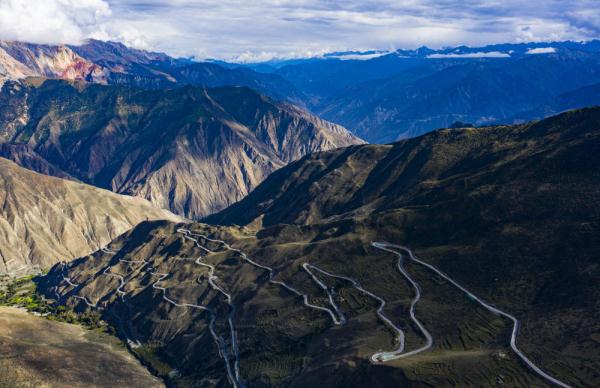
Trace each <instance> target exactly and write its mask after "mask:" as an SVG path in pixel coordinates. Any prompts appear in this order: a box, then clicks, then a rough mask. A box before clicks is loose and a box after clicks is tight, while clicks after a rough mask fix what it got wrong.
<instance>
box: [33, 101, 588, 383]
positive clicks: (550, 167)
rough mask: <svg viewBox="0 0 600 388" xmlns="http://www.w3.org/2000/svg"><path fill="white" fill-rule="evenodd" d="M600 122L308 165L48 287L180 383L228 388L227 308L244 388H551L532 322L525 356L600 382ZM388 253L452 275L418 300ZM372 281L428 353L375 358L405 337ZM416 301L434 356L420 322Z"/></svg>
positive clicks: (440, 138) (415, 272)
mask: <svg viewBox="0 0 600 388" xmlns="http://www.w3.org/2000/svg"><path fill="white" fill-rule="evenodd" d="M599 122H600V108H593V109H584V110H579V111H573V112H568V113H565V114H562V115H559V116H556V117H552V118H549V119H547V120H543V121H541V122H538V123H532V124H527V125H520V126H502V127H487V128H457V129H446V130H440V131H437V132H435V133H431V134H428V135H425V136H423V137H420V138H416V139H411V140H407V141H402V142H399V143H394V144H390V145H382V146H378V145H356V146H351V147H347V148H345V149H339V150H333V151H329V152H322V153H317V154H313V155H309V156H306V157H304V158H302V159H300V160H298V161H297V162H294V163H291V164H290V165H289V166H287V167H285V168H283V169H281V170H279V171H277V172H275V173H274V174H272V175H271V176H270V177H269V178H268V179H266V180H265V181H264V182H263V183H262V184H261V185H259V186H258V188H257V189H255V190H254V191H253V192H252V193H251V194H250V195H249V196H248V197H246V198H245V199H243V200H242V201H240V202H239V203H237V204H235V205H233V206H231V207H229V208H228V209H226V210H224V211H222V212H220V213H218V214H216V215H214V216H211V217H208V218H207V219H206V221H207V222H211V223H215V224H218V223H221V224H223V225H224V226H211V225H207V224H198V223H192V224H175V223H168V222H160V223H156V222H155V223H143V224H141V225H140V226H138V227H137V228H135V229H134V230H132V231H131V232H128V233H126V234H125V235H123V236H121V237H119V238H118V239H116V240H114V241H113V242H112V243H111V244H110V246H109V251H98V252H96V253H94V254H93V255H92V256H89V257H84V258H81V259H78V260H76V261H74V262H73V263H71V264H69V265H68V266H67V267H66V268H65V269H64V271H63V268H62V267H61V266H55V267H54V268H53V269H52V270H51V271H50V273H49V274H48V275H47V276H45V277H43V278H41V279H40V280H39V282H40V288H41V289H42V290H45V292H46V294H47V296H48V297H52V295H53V293H54V291H55V290H56V291H57V292H58V293H59V295H60V296H61V298H60V299H61V302H62V303H65V304H66V305H68V306H70V307H72V308H75V309H78V310H83V309H89V308H90V307H89V305H88V303H86V302H85V300H83V299H82V298H87V300H89V301H91V302H92V303H91V304H92V305H94V304H95V305H97V306H99V307H102V308H103V309H104V311H105V313H106V314H107V315H106V319H107V320H110V319H111V318H110V315H108V314H109V313H111V314H114V315H117V316H121V317H123V318H124V319H126V320H127V321H129V322H131V327H130V328H126V329H125V330H122V331H123V332H122V333H121V335H123V336H127V337H128V338H131V339H132V340H133V341H139V342H140V344H141V348H140V349H142V353H144V354H152V355H153V357H156V358H158V359H160V360H161V361H162V362H164V363H166V364H168V365H169V366H170V368H172V369H176V370H177V371H178V373H179V375H178V376H176V377H174V376H175V375H172V376H171V378H168V381H169V384H171V385H173V386H182V387H183V386H188V385H190V384H192V382H193V383H194V384H198V385H206V386H219V385H225V384H227V381H228V379H227V372H226V368H225V363H224V362H223V360H222V359H221V358H219V352H218V349H217V346H216V345H215V343H214V338H213V336H212V335H211V333H210V330H209V327H210V325H211V321H210V315H209V314H206V312H205V311H204V312H203V311H200V310H199V309H194V308H190V307H186V306H191V305H197V306H206V307H207V308H210V309H211V311H214V313H215V316H216V321H215V322H214V328H215V331H216V333H217V334H218V335H220V336H221V337H223V338H224V339H225V343H226V346H227V347H228V348H230V349H234V348H235V349H237V353H236V354H238V355H239V358H237V359H238V360H239V376H240V380H239V381H240V382H241V385H247V386H253V387H254V386H259V387H260V386H281V385H285V386H291V387H297V386H313V385H316V384H317V383H318V384H321V385H323V386H339V385H344V384H360V385H371V386H390V387H391V386H411V385H415V386H420V385H432V386H485V385H497V384H504V385H507V386H547V384H548V379H544V378H542V377H540V375H539V374H536V373H534V371H533V370H532V368H531V365H528V364H526V363H525V362H523V360H524V359H523V358H522V357H521V356H520V355H519V354H517V353H515V351H514V348H511V344H510V341H511V336H512V333H513V331H514V327H515V325H514V322H513V321H512V320H511V319H506V317H509V316H511V317H512V316H514V317H516V319H518V320H519V321H521V322H526V323H525V324H523V325H522V326H521V327H520V329H519V331H518V350H519V351H521V352H522V354H524V355H525V356H526V358H527V359H528V360H530V361H531V363H532V364H533V365H535V366H536V367H539V369H540V370H542V371H543V372H544V373H546V374H547V375H548V376H551V377H552V378H556V379H557V380H560V381H561V382H564V383H565V384H567V385H570V386H589V387H591V386H595V385H596V383H597V382H598V381H600V377H599V376H598V373H597V369H598V366H599V365H600V358H599V357H598V354H597V352H595V351H594V349H596V347H597V346H596V345H597V341H596V338H597V334H596V333H597V331H598V324H597V322H598V319H599V317H598V311H600V309H599V308H600V306H599V305H598V301H599V300H600V287H599V282H598V279H599V278H600V273H598V265H597V264H598V258H597V255H596V254H595V252H597V251H598V249H600V240H599V237H598V236H600V233H599V230H600V225H599V223H598V219H599V218H598V215H599V214H600V209H599V208H598V203H600V198H596V197H598V195H599V193H600V190H599V187H600V175H599V174H598V171H600V170H599V169H598V168H599V167H600V152H598V151H599V150H600V137H599V134H600V130H599V129H600V128H598V123H599ZM227 225H228V226H227ZM236 225H239V226H236ZM182 228H183V229H186V230H189V233H193V234H194V236H195V237H194V238H195V239H196V240H197V241H191V240H190V239H188V238H186V236H185V235H184V233H181V230H182ZM190 235H191V234H190ZM203 236H204V237H203ZM221 240H222V241H223V242H226V243H227V245H225V244H224V243H223V242H221ZM373 241H387V242H390V243H392V244H396V245H402V246H408V247H409V248H410V249H411V250H412V251H414V252H415V254H416V255H417V256H418V257H419V259H420V260H421V261H422V263H426V264H429V265H431V266H432V267H433V268H435V269H439V271H440V272H439V273H443V274H445V276H447V277H444V276H439V274H438V275H436V273H435V271H432V270H431V268H432V267H426V266H424V265H419V264H418V263H417V262H416V261H415V260H407V261H406V262H405V263H404V264H403V268H404V269H405V270H406V271H407V273H408V274H409V275H410V279H412V280H413V281H414V282H415V283H416V284H418V286H419V287H420V290H421V292H420V295H418V296H419V298H416V297H415V291H414V284H411V282H409V281H408V280H407V277H406V276H405V275H404V274H403V273H402V271H400V270H399V267H398V266H397V260H398V257H397V256H396V255H395V254H394V253H393V252H386V251H383V250H381V249H378V248H376V247H374V246H372V242H373ZM109 252H110V253H109ZM112 252H116V253H114V254H113V253H112ZM198 257H202V260H201V262H202V263H205V264H207V265H208V266H210V268H212V270H211V269H210V268H207V267H205V266H202V265H199V264H197V263H196V262H195V260H196V258H198ZM248 259H250V260H251V261H248ZM252 262H254V263H255V264H258V266H257V265H253V264H252ZM109 267H110V271H109V273H110V274H117V275H120V276H122V277H123V278H124V284H125V285H124V286H123V283H122V282H121V281H120V280H119V279H118V276H108V275H106V272H107V271H106V268H109ZM306 268H308V269H309V271H307V270H306ZM269 269H271V270H269ZM153 273H155V274H158V273H160V274H165V275H166V276H162V275H161V276H160V277H157V276H154V275H153ZM332 275H335V276H332ZM211 276H214V277H216V278H211ZM65 278H66V279H69V281H68V282H67V281H65ZM348 279H352V280H353V281H350V280H348ZM449 279H452V281H450V280H449ZM157 281H160V283H159V286H160V287H163V288H164V290H160V289H157V287H155V286H156V282H157ZM211 281H212V282H213V283H214V282H216V284H217V285H218V286H219V287H220V288H222V289H223V291H224V293H225V294H227V295H230V298H226V297H224V296H223V295H224V294H223V293H220V292H218V290H215V289H214V287H212V286H211ZM282 284H285V285H287V286H288V287H291V288H293V289H294V290H296V291H298V292H297V293H295V292H293V291H290V288H287V287H284V286H282ZM357 284H358V285H359V286H360V288H362V289H363V290H367V291H369V292H371V293H373V294H374V295H376V296H377V297H379V298H381V299H382V300H384V301H385V302H386V305H385V308H384V309H383V314H384V316H385V317H387V318H388V319H389V320H390V321H392V322H393V323H394V324H395V325H398V328H399V329H401V331H402V332H403V333H404V337H403V341H404V342H403V343H404V351H405V352H414V353H413V354H412V355H411V356H410V357H404V358H398V359H395V360H390V361H389V362H385V363H383V364H381V363H377V362H376V363H372V362H371V361H370V358H371V357H372V356H373V355H374V354H377V353H378V352H385V351H391V350H393V349H397V348H398V338H399V336H398V332H397V331H394V330H392V328H391V327H390V326H389V325H388V324H386V322H385V320H384V319H382V318H381V315H379V310H378V309H379V308H380V306H381V300H378V299H377V298H373V297H370V296H369V295H368V294H365V293H364V292H362V291H361V289H360V288H357V287H356V286H357ZM456 284H460V285H461V286H462V287H464V289H467V290H469V292H470V293H471V295H476V296H477V298H479V300H483V301H486V302H487V303H488V304H489V305H492V306H496V308H497V309H498V310H500V311H503V312H506V313H507V315H506V316H502V315H501V314H500V315H498V314H497V313H494V312H493V311H492V310H490V309H488V308H487V307H485V306H484V305H482V304H481V303H478V302H477V300H475V299H473V298H469V297H465V292H464V290H462V289H460V288H457V286H456ZM323 285H325V288H324V287H323ZM119 290H120V291H122V292H124V293H125V296H124V297H123V298H121V295H122V294H121V293H120V292H119ZM165 290H166V291H165ZM163 292H166V293H167V295H168V297H169V298H170V299H171V300H172V301H174V302H175V303H176V304H177V306H174V305H173V304H171V303H169V302H167V301H165V299H164V298H163V296H164V294H163ZM302 295H306V299H304V298H303V296H302ZM229 299H230V302H231V303H229V301H228V300H229ZM417 299H418V303H416V305H415V307H414V309H413V312H414V314H415V316H416V318H417V319H418V321H419V322H420V323H422V325H423V327H425V328H426V331H427V332H428V333H429V334H430V335H431V337H432V338H433V342H432V344H431V345H432V346H431V348H429V346H427V345H428V344H429V342H428V340H427V338H426V337H427V336H425V335H424V334H423V333H424V331H423V330H420V329H419V327H417V326H415V324H414V322H415V319H414V317H411V314H410V311H411V305H414V304H415V302H414V301H415V300H417ZM306 302H308V303H306ZM232 305H234V306H235V314H234V316H233V318H232V322H233V326H234V327H235V329H234V330H233V331H235V333H236V335H235V338H236V339H237V341H233V340H231V338H232V337H231V335H230V333H231V332H232V329H231V327H230V323H229V322H230V321H229V317H231V315H230V314H231V311H232V310H231V306H232ZM310 305H314V306H319V307H321V308H320V309H318V308H311V306H310ZM489 305H488V306H489ZM341 317H343V318H344V319H341ZM440 317H442V318H440ZM447 317H453V319H447ZM333 318H335V319H333ZM411 322H412V323H411ZM336 323H337V324H336ZM556 333H560V335H557V334H556ZM227 338H229V339H227ZM420 349H425V350H423V351H419V352H415V351H416V350H420ZM415 353H416V354H415ZM231 354H234V352H232V353H231ZM384 354H385V353H384ZM231 365H233V364H231ZM167 375H168V371H166V374H165V376H167Z"/></svg>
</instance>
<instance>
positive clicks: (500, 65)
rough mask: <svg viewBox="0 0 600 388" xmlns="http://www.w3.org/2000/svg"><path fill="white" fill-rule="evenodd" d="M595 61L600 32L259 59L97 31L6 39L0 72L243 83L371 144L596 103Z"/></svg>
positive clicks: (598, 74)
mask: <svg viewBox="0 0 600 388" xmlns="http://www.w3.org/2000/svg"><path fill="white" fill-rule="evenodd" d="M599 62H600V41H596V40H594V41H587V42H572V41H565V42H537V43H521V44H495V45H489V46H484V47H467V46H458V47H451V48H444V49H430V48H427V47H421V48H419V49H415V50H396V51H393V52H384V51H366V52H341V53H331V54H327V55H324V56H323V57H320V58H310V59H294V60H278V61H270V62H265V63H254V64H233V63H227V62H223V61H214V60H213V61H204V62H196V61H194V60H191V59H185V58H179V59H176V58H172V57H169V56H168V55H166V54H162V53H153V52H147V51H143V50H137V49H133V48H129V47H126V46H124V45H122V44H120V43H117V42H102V41H97V40H90V41H88V42H86V43H85V44H83V45H80V46H72V45H71V46H69V45H66V46H47V45H33V44H27V43H20V42H1V43H0V74H4V79H13V80H14V79H22V78H24V77H27V76H44V77H51V78H63V79H69V80H87V81H91V82H97V83H104V84H117V85H121V86H129V87H136V88H144V89H172V88H179V87H181V86H185V85H195V86H206V87H220V86H246V87H249V88H252V89H254V90H256V91H258V92H259V93H261V94H264V95H267V96H269V97H271V98H273V99H274V100H277V101H285V102H289V103H293V104H295V105H297V106H299V107H301V108H303V109H308V110H309V111H310V112H312V113H313V114H316V115H319V116H321V117H323V118H324V119H326V120H330V121H332V122H335V123H338V124H340V125H343V126H345V127H347V128H349V129H350V130H351V131H352V132H353V133H354V134H355V135H357V136H358V137H361V138H363V139H365V140H367V141H369V142H371V143H385V142H390V141H394V140H398V139H401V138H408V137H414V136H418V135H420V134H422V133H425V132H428V131H431V130H434V129H437V128H442V127H448V126H450V125H451V124H453V123H454V122H456V121H460V122H466V123H472V124H474V125H492V124H512V123H522V122H526V121H530V120H533V119H541V118H544V117H547V116H549V115H552V114H556V113H559V112H562V111H565V110H569V109H574V108H580V107H585V106H591V105H594V104H595V103H597V99H596V98H595V96H596V94H595V93H593V92H591V90H590V88H593V87H594V86H596V87H597V85H599V84H600V70H599V68H600V67H599V66H600V64H599ZM0 78H1V76H0ZM573 95H576V96H577V98H573V97H572V96H573Z"/></svg>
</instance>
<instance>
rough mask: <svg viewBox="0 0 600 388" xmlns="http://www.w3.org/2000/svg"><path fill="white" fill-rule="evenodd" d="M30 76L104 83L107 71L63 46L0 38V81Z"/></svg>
mask: <svg viewBox="0 0 600 388" xmlns="http://www.w3.org/2000/svg"><path fill="white" fill-rule="evenodd" d="M33 76H41V77H50V78H62V79H68V80H85V81H90V82H99V83H106V77H107V72H106V71H105V69H103V68H102V67H101V66H99V65H97V64H95V63H93V62H92V61H89V60H87V59H85V58H83V57H81V56H79V55H78V54H77V53H75V52H74V51H73V50H71V49H70V48H69V47H67V46H48V45H37V44H28V43H22V42H7V41H0V82H5V81H6V80H7V79H8V80H17V79H22V78H25V77H33Z"/></svg>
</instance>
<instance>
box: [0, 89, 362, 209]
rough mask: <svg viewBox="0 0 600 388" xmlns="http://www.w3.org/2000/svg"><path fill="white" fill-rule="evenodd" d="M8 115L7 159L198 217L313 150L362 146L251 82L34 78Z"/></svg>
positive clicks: (1, 95)
mask: <svg viewBox="0 0 600 388" xmlns="http://www.w3.org/2000/svg"><path fill="white" fill-rule="evenodd" d="M99 107H101V109H99ZM0 115H1V116H0V143H5V145H3V146H2V148H1V149H0V151H2V155H3V156H6V157H10V158H11V159H12V160H14V161H15V162H17V163H22V165H23V166H25V167H28V168H34V169H36V170H37V171H39V172H43V173H50V174H53V175H57V176H71V177H75V178H76V179H78V180H81V181H83V182H86V183H89V184H92V185H95V186H99V187H102V188H106V189H110V190H113V191H115V192H118V193H122V194H128V195H135V196H139V197H143V198H145V199H148V200H149V201H150V202H152V203H154V204H155V205H156V206H158V207H161V208H167V209H170V210H171V211H173V212H175V213H177V214H180V215H183V216H186V217H190V218H199V217H202V216H206V215H208V214H210V213H213V212H215V211H218V210H221V209H223V208H224V207H226V206H227V205H229V204H231V203H233V202H235V201H237V200H239V199H241V198H242V197H243V196H244V195H246V194H247V193H248V192H249V191H250V190H252V189H253V188H254V187H256V186H257V185H258V184H259V183H260V182H261V181H262V180H263V179H265V178H266V177H267V176H268V175H269V174H270V173H271V172H273V171H275V170H276V169H278V168H280V167H282V166H284V165H285V164H286V163H289V162H291V161H293V160H296V159H298V158H300V157H302V156H304V155H305V154H307V153H310V152H316V151H324V150H329V149H333V148H337V147H343V146H347V145H350V144H357V143H362V141H361V140H359V139H358V138H356V137H354V136H353V135H351V134H350V133H349V132H348V131H347V130H346V129H344V128H342V127H340V126H337V125H334V124H331V123H329V122H326V121H324V120H321V119H319V118H318V117H316V116H313V115H310V114H308V113H306V112H305V111H303V110H301V109H299V108H297V107H295V106H293V105H290V104H287V103H279V102H275V101H273V100H271V99H270V98H268V97H265V96H262V95H260V94H258V93H256V92H254V91H253V90H250V89H248V88H244V87H227V88H216V89H206V88H200V87H191V86H188V87H184V88H180V89H173V90H156V91H148V90H141V89H135V88H130V87H120V86H104V85H96V84H89V83H70V82H67V81H59V80H43V79H36V80H34V79H30V80H27V81H25V82H21V83H16V82H8V83H7V84H5V85H4V87H3V88H2V91H1V92H0Z"/></svg>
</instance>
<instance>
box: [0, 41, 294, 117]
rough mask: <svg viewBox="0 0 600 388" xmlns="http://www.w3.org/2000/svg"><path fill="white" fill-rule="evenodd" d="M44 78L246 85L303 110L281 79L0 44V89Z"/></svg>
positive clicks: (183, 62) (157, 56) (110, 49)
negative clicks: (5, 83)
mask: <svg viewBox="0 0 600 388" xmlns="http://www.w3.org/2000/svg"><path fill="white" fill-rule="evenodd" d="M26 77H45V78H56V79H64V80H71V81H87V82H93V83H100V84H116V85H123V86H131V87H138V88H145V89H172V88H179V87H181V86H185V85H196V86H207V87H217V86H246V87H250V88H253V89H255V90H257V91H259V92H261V93H263V94H266V95H268V96H270V97H272V98H275V99H277V100H282V101H288V102H292V103H295V104H297V105H300V106H304V104H305V98H306V96H304V94H303V93H302V92H300V91H299V90H298V89H297V88H296V87H294V86H293V85H292V84H291V83H289V82H288V81H286V80H285V79H284V78H283V77H281V76H279V75H276V74H262V73H257V72H255V71H253V70H250V69H245V68H227V67H225V66H220V65H218V64H215V63H211V62H195V61H192V60H190V59H185V58H172V57H170V56H168V55H166V54H164V53H156V52H149V51H144V50H138V49H134V48H130V47H127V46H125V45H123V44H122V43H118V42H103V41H99V40H93V39H92V40H89V41H87V42H85V43H84V44H82V45H79V46H74V45H40V44H31V43H24V42H17V41H0V86H1V85H2V83H4V82H6V81H7V80H13V81H14V80H20V79H23V78H26Z"/></svg>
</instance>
